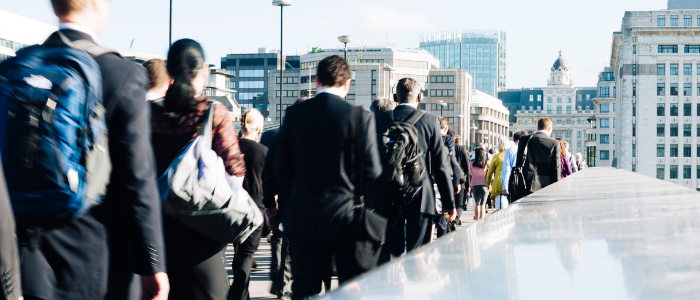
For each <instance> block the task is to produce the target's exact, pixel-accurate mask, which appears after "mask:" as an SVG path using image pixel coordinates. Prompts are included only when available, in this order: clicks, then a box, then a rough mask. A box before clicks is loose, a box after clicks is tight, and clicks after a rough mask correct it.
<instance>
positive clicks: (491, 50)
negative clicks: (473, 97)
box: [420, 29, 506, 97]
mask: <svg viewBox="0 0 700 300" xmlns="http://www.w3.org/2000/svg"><path fill="white" fill-rule="evenodd" d="M420 48H421V49H425V50H427V51H428V52H430V53H432V54H433V55H435V56H436V57H437V58H438V59H439V60H440V69H463V70H465V71H467V72H468V73H469V74H471V75H472V77H473V78H474V86H473V88H474V89H477V90H479V91H482V92H484V93H487V94H489V95H491V96H493V97H497V95H498V92H500V91H504V90H505V89H506V33H505V32H504V31H499V30H466V29H465V30H449V31H440V32H431V33H424V34H421V36H420Z"/></svg>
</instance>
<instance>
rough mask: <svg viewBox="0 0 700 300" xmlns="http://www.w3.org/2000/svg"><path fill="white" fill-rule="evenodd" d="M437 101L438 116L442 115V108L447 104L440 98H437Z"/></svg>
mask: <svg viewBox="0 0 700 300" xmlns="http://www.w3.org/2000/svg"><path fill="white" fill-rule="evenodd" d="M438 101H439V102H440V103H438V105H440V116H441V117H442V108H443V107H445V106H447V103H445V102H442V100H438Z"/></svg>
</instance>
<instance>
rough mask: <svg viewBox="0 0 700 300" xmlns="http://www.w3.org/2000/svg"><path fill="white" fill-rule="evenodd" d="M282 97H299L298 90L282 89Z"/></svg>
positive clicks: (278, 92) (278, 93) (278, 94)
mask: <svg viewBox="0 0 700 300" xmlns="http://www.w3.org/2000/svg"><path fill="white" fill-rule="evenodd" d="M276 94H277V97H279V96H280V91H276ZM282 97H299V91H284V93H283V95H282Z"/></svg>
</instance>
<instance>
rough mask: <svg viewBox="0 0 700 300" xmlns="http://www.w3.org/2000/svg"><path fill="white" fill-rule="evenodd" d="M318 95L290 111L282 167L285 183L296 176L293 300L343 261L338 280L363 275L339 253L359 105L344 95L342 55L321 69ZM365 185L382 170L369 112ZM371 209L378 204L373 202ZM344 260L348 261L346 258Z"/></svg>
mask: <svg viewBox="0 0 700 300" xmlns="http://www.w3.org/2000/svg"><path fill="white" fill-rule="evenodd" d="M317 70H318V71H317V72H318V73H317V76H316V89H317V91H318V94H317V95H316V97H314V98H312V99H309V100H307V101H304V102H302V103H299V104H296V105H293V106H290V107H289V108H287V116H286V118H285V120H284V124H283V125H282V128H281V131H280V135H279V145H278V146H279V148H278V149H277V159H276V160H277V163H276V164H275V169H276V171H277V175H278V176H279V179H280V180H283V179H289V178H293V179H294V188H293V190H292V194H291V196H290V199H289V203H287V206H286V207H285V215H286V220H285V225H286V224H288V226H285V231H286V234H287V235H288V237H289V241H290V248H291V252H292V274H293V275H294V281H293V283H292V298H293V299H304V298H306V297H309V296H312V295H316V294H318V293H320V292H321V282H322V277H323V275H324V274H325V273H326V270H327V268H328V266H329V265H330V263H331V259H332V256H333V255H335V256H336V257H338V258H339V259H337V260H336V263H337V270H338V279H339V281H340V282H341V283H342V282H345V281H347V280H348V279H350V278H351V277H354V276H356V275H358V271H357V270H355V269H353V268H352V267H351V266H350V265H349V264H348V262H347V259H346V256H345V255H342V256H339V255H338V254H340V253H342V251H343V250H344V249H347V247H348V245H349V242H351V241H348V240H347V237H348V236H349V229H350V226H349V225H350V223H351V221H352V212H353V197H354V190H355V183H356V182H355V181H354V180H353V179H354V176H353V173H354V172H353V170H354V169H355V161H356V159H355V157H354V155H353V154H354V153H355V151H354V149H355V148H354V138H355V135H354V128H355V127H354V125H355V121H354V117H353V113H352V111H353V107H352V106H351V105H349V104H348V103H347V102H346V101H345V100H344V99H343V98H344V97H345V96H346V95H347V93H348V90H349V89H350V84H351V82H352V79H351V77H350V76H351V71H350V65H349V64H348V63H347V61H345V60H344V59H342V58H340V57H338V56H335V55H334V56H329V57H326V58H325V59H323V60H322V61H321V62H319V64H318V68H317ZM361 117H362V120H363V125H362V127H363V132H362V133H361V134H362V141H363V144H364V145H363V148H364V151H363V152H364V161H365V165H364V178H361V179H359V180H364V182H365V183H367V184H369V183H370V182H372V181H374V180H375V179H376V178H377V177H379V174H380V173H381V165H380V163H379V151H378V150H377V144H376V143H377V141H376V130H375V127H374V117H373V116H372V113H370V112H369V111H366V110H362V116H361ZM368 204H369V205H371V203H368ZM341 258H342V259H341Z"/></svg>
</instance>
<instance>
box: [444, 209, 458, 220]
mask: <svg viewBox="0 0 700 300" xmlns="http://www.w3.org/2000/svg"><path fill="white" fill-rule="evenodd" d="M442 213H443V214H450V222H452V221H454V220H455V219H457V209H456V208H453V209H451V210H443V211H442Z"/></svg>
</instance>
